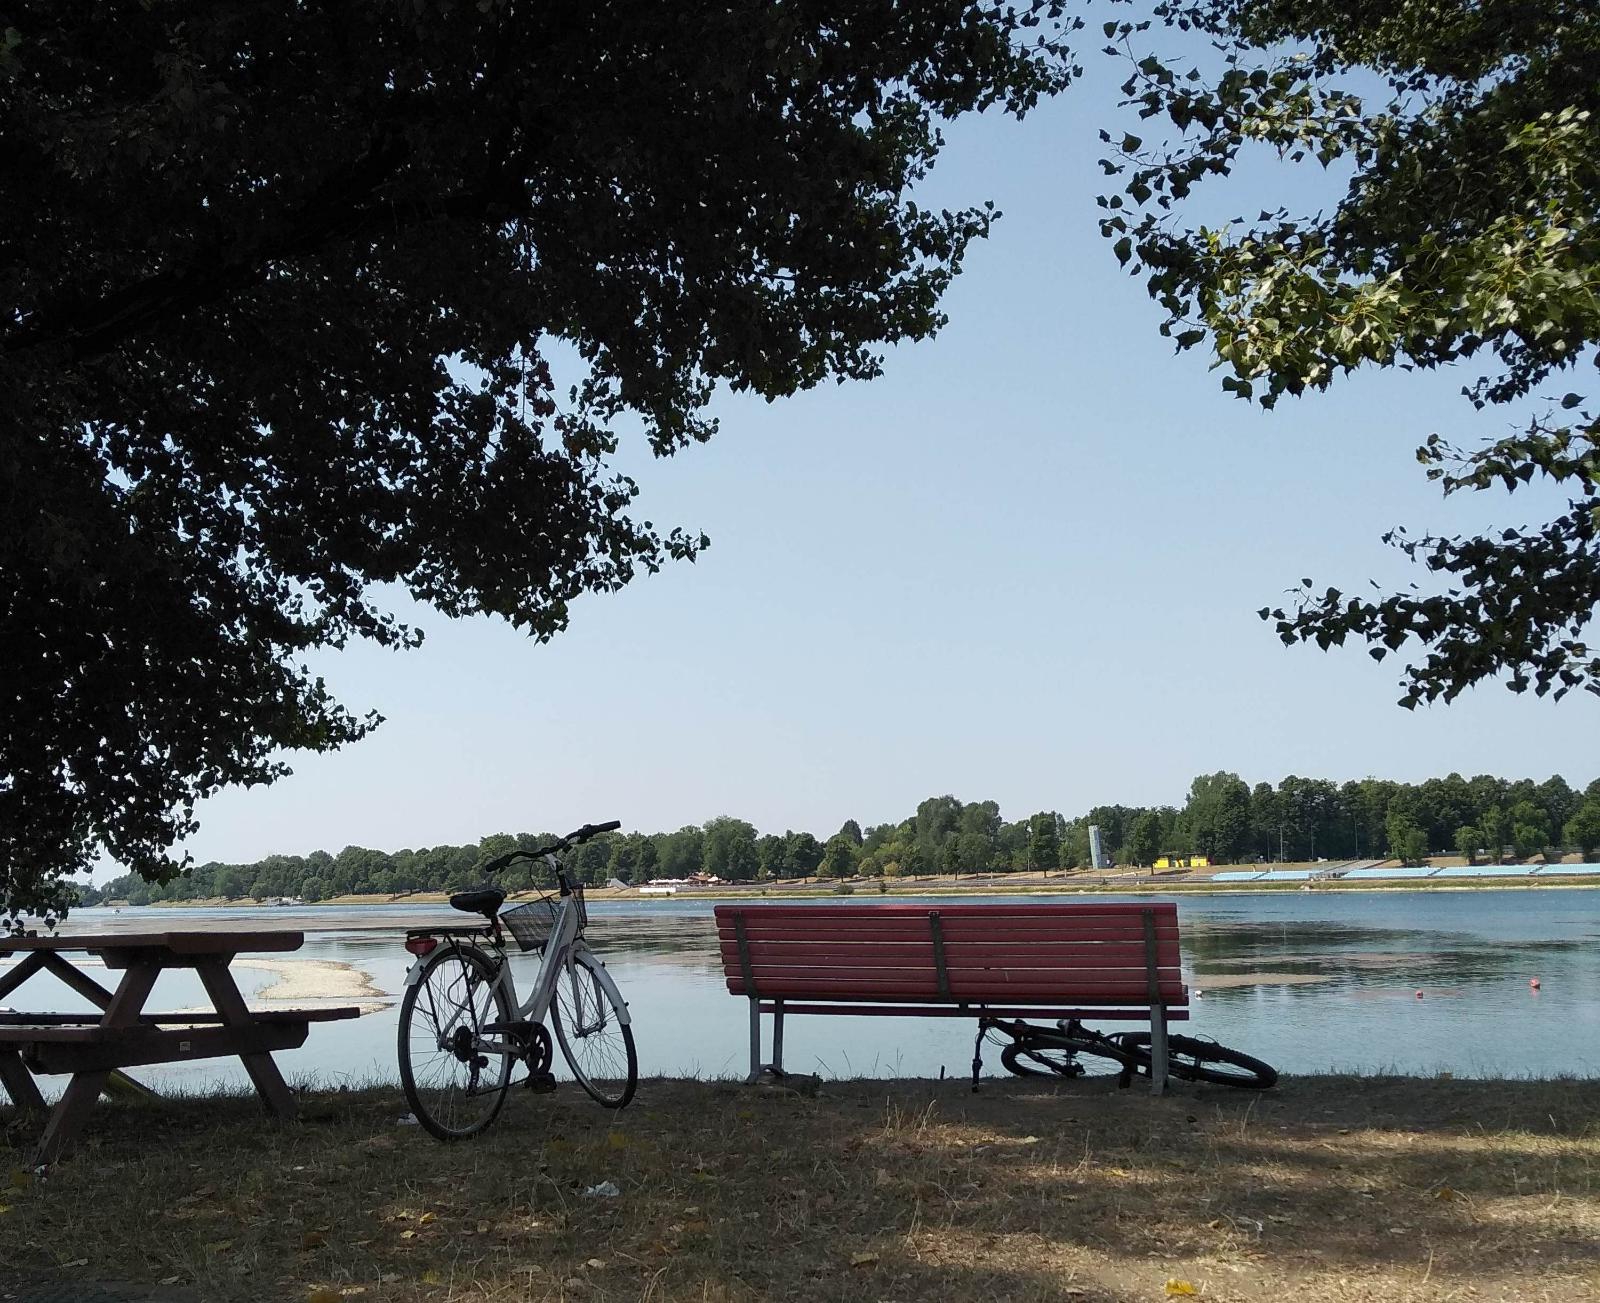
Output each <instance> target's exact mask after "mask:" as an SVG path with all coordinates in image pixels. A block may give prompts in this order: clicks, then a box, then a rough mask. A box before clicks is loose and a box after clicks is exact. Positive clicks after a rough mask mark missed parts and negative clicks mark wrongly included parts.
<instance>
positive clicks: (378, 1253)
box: [0, 1077, 1600, 1303]
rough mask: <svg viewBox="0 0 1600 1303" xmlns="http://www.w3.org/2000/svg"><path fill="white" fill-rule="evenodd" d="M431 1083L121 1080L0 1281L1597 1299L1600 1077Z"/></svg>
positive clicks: (42, 1186)
mask: <svg viewBox="0 0 1600 1303" xmlns="http://www.w3.org/2000/svg"><path fill="white" fill-rule="evenodd" d="M404 1111H405V1108H404V1105H403V1103H402V1102H401V1099H400V1097H399V1095H398V1093H389V1092H363V1093H359V1094H350V1095H316V1096H311V1097H308V1098H307V1100H306V1105H305V1110H304V1116H303V1118H302V1120H301V1121H300V1122H298V1123H296V1124H292V1125H288V1126H280V1125H274V1124H271V1123H268V1122H265V1121H263V1120H261V1119H259V1118H258V1117H257V1115H256V1113H255V1110H254V1107H253V1105H252V1104H251V1103H250V1102H248V1101H245V1100H239V1099H215V1100H200V1101H193V1100H191V1101H187V1102H184V1103H181V1104H175V1105H171V1106H167V1107H150V1106H136V1105H116V1106H109V1105H108V1106H103V1107H102V1109H101V1111H100V1113H99V1115H98V1116H97V1118H96V1120H95V1123H94V1126H93V1128H92V1130H91V1132H90V1135H89V1138H88V1139H87V1140H86V1141H85V1142H84V1143H82V1144H81V1145H80V1146H79V1147H78V1148H77V1150H75V1151H74V1152H73V1153H72V1154H71V1155H70V1156H69V1157H68V1159H67V1161H65V1162H64V1163H62V1164H60V1165H59V1166H58V1167H57V1169H56V1170H55V1171H54V1172H53V1173H52V1174H51V1175H50V1177H49V1178H48V1179H47V1180H45V1181H21V1182H15V1183H13V1187H12V1188H11V1189H9V1190H4V1189H0V1204H5V1205H8V1210H7V1211H4V1212H3V1213H0V1297H4V1296H5V1279H6V1274H7V1272H8V1271H10V1272H12V1273H14V1274H16V1273H20V1274H22V1275H28V1274H32V1275H33V1276H34V1277H35V1278H36V1279H61V1278H67V1279H119V1280H133V1281H140V1282H146V1283H150V1284H154V1283H156V1282H163V1281H165V1282H175V1283H177V1284H179V1285H182V1286H186V1287H187V1288H188V1290H189V1291H191V1294H190V1296H191V1297H193V1298H197V1299H203V1300H206V1301H207V1303H210V1301H211V1300H218V1301H219V1303H225V1301H227V1300H246V1299H249V1300H256V1299H291V1300H308V1299H314V1298H315V1299H323V1298H325V1299H335V1298H339V1297H354V1298H361V1299H364V1300H430V1301H440V1300H511V1299H546V1298H548V1299H574V1300H594V1301H597V1303H598V1301H601V1300H639V1301H640V1303H645V1301H649V1303H669V1301H672V1300H690V1299H693V1300H702V1301H703V1300H707V1299H719V1300H744V1299H757V1298H783V1299H798V1300H808V1299H861V1300H904V1301H905V1303H910V1301H911V1300H917V1299H937V1300H956V1301H961V1300H977V1299H996V1298H998V1299H1020V1300H1029V1299H1072V1300H1078V1301H1079V1303H1131V1301H1133V1300H1154V1299H1163V1298H1166V1297H1169V1295H1168V1293H1167V1282H1168V1281H1169V1280H1177V1281H1188V1282H1191V1283H1192V1285H1193V1287H1194V1289H1195V1290H1196V1291H1198V1293H1199V1296H1200V1297H1202V1298H1207V1299H1218V1300H1220V1299H1228V1300H1239V1301H1241V1303H1243V1301H1251V1303H1255V1301H1260V1303H1265V1301H1266V1300H1279V1299H1287V1298H1308V1299H1336V1300H1396V1301H1399V1300H1423V1299H1427V1300H1435V1299H1438V1300H1444V1299H1458V1298H1459V1299H1468V1298H1470V1299H1480V1300H1487V1299H1503V1300H1517V1301H1519V1303H1524V1301H1526V1303H1534V1301H1535V1300H1546V1299H1548V1300H1572V1299H1591V1298H1600V1123H1597V1121H1596V1119H1597V1118H1600V1083H1596V1082H1587V1081H1585V1082H1561V1081H1556V1082H1465V1081H1423V1080H1416V1079H1405V1080H1375V1079H1355V1078H1332V1077H1323V1078H1301V1079H1290V1080H1287V1081H1286V1082H1285V1084H1284V1085H1283V1086H1281V1087H1280V1088H1279V1089H1278V1090H1276V1091H1273V1092H1271V1093H1269V1094H1267V1095H1264V1096H1247V1095H1244V1094H1242V1093H1234V1092H1228V1091H1224V1090H1220V1089H1201V1090H1195V1089H1192V1088H1181V1087H1180V1088H1179V1089H1178V1091H1177V1092H1176V1093H1174V1094H1173V1095H1171V1096H1169V1097H1168V1098H1166V1099H1163V1100H1151V1099H1150V1098H1149V1097H1148V1096H1146V1095H1144V1094H1142V1093H1140V1092H1137V1091H1124V1092H1118V1091H1116V1090H1115V1089H1114V1088H1112V1087H1110V1086H1109V1085H1108V1084H1106V1083H1102V1082H1093V1083H1064V1084H1062V1085H1060V1086H1059V1087H1057V1086H1056V1085H1054V1084H1052V1083H1044V1084H1034V1083H1030V1082H1000V1083H995V1084H992V1085H990V1084H985V1086H984V1089H983V1091H982V1093H981V1094H978V1095H976V1096H974V1095H972V1094H970V1093H968V1091H967V1089H966V1088H965V1087H964V1086H963V1085H961V1084H960V1083H956V1082H945V1083H933V1082H914V1081H899V1082H850V1083H827V1084H825V1085H824V1086H823V1088H822V1091H821V1093H820V1094H819V1095H817V1096H816V1097H814V1098H802V1097H798V1096H795V1095H792V1094H788V1093H786V1092H781V1091H775V1090H768V1089H754V1090H752V1089H747V1088H745V1087H742V1086H734V1085H724V1084H708V1083H697V1082H678V1081H647V1082H645V1083H643V1084H642V1086H641V1088H640V1092H639V1099H638V1101H637V1103H636V1104H635V1105H634V1106H633V1107H632V1108H631V1109H629V1110H628V1111H627V1112H626V1113H624V1114H622V1115H620V1116H619V1115H613V1114H609V1113H606V1112H604V1111H602V1110H601V1109H599V1108H597V1107H595V1106H594V1105H592V1104H590V1103H588V1102H587V1101H586V1100H585V1098H584V1097H582V1096H581V1095H578V1094H577V1093H576V1092H575V1091H573V1090H572V1088H570V1087H564V1088H563V1089H562V1091H561V1092H560V1093H558V1094H557V1095H555V1096H528V1095H526V1094H522V1093H519V1094H518V1095H517V1096H515V1097H514V1098H513V1099H512V1101H511V1102H510V1104H509V1105H508V1107H507V1109H506V1112H505V1113H504V1114H503V1115H502V1119H501V1122H500V1124H499V1125H498V1127H497V1128H496V1129H495V1130H494V1131H493V1132H491V1133H490V1134H489V1135H488V1136H487V1137H485V1138H483V1139H481V1140H479V1141H477V1142H474V1143H470V1144H466V1145H457V1146H449V1147H447V1146H443V1145H439V1144H437V1143H435V1142H434V1141H432V1140H430V1139H429V1138H428V1137H427V1136H426V1135H424V1134H422V1133H420V1132H419V1130H418V1129H417V1128H415V1127H403V1126H399V1125H397V1123H396V1120H397V1118H398V1117H399V1116H400V1114H402V1113H403V1112H404ZM32 1134H33V1132H32V1128H31V1127H30V1128H26V1129H24V1128H21V1127H19V1126H13V1127H12V1128H11V1131H10V1137H11V1143H12V1145H13V1146H14V1147H13V1149H12V1150H11V1151H10V1163H9V1165H10V1166H15V1164H16V1162H17V1161H18V1160H19V1159H20V1156H21V1154H22V1153H23V1152H24V1151H23V1149H22V1146H23V1144H24V1143H25V1141H26V1140H27V1139H29V1138H31V1136H32ZM3 1157H4V1155H3V1154H0V1158H3ZM605 1180H610V1181H614V1182H615V1183H616V1184H617V1185H618V1186H619V1187H620V1189H621V1192H622V1193H621V1196H620V1197H619V1198H615V1199H609V1198H590V1197H585V1195H584V1194H583V1191H584V1189H585V1188H586V1187H588V1186H591V1185H594V1184H597V1183H599V1182H601V1181H605ZM77 1262H81V1265H77V1266H66V1265H63V1264H67V1263H77ZM319 1291H320V1292H319Z"/></svg>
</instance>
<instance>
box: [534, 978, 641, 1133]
mask: <svg viewBox="0 0 1600 1303" xmlns="http://www.w3.org/2000/svg"><path fill="white" fill-rule="evenodd" d="M601 968H602V965H601V963H600V961H599V960H598V959H596V958H595V957H594V955H592V954H590V953H588V952H587V951H579V952H578V953H576V954H574V955H572V956H570V957H569V958H568V960H567V964H566V967H565V968H564V969H563V970H562V971H561V974H560V975H559V976H558V977H557V978H556V987H555V994H554V996H553V997H552V998H551V1001H550V1025H551V1027H552V1028H554V1030H555V1034H556V1040H557V1041H558V1042H559V1043H560V1045H561V1053H562V1055H563V1057H565V1059H566V1061H567V1066H568V1067H570V1068H571V1069H572V1075H573V1076H574V1077H576V1078H577V1079H578V1084H579V1085H580V1086H582V1087H583V1088H584V1089H585V1090H586V1091H588V1092H589V1094H590V1095H592V1096H593V1097H594V1099H595V1100H596V1101H597V1102H598V1103H601V1104H604V1105H605V1106H606V1107H607V1108H622V1107H623V1106H625V1105H626V1104H627V1102H628V1101H629V1100H630V1099H632V1098H633V1092H634V1090H635V1088H636V1087H637V1086H638V1084H639V1056H638V1054H637V1053H636V1052H635V1050H634V1048H633V1028H632V1027H630V1026H629V1025H628V1023H627V1021H626V1016H627V1005H626V1004H624V1003H623V1002H622V999H621V997H620V996H617V997H614V996H613V991H614V989H615V988H613V987H612V985H611V983H610V982H609V981H605V982H602V981H601V980H600V972H601Z"/></svg>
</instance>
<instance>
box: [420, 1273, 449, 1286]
mask: <svg viewBox="0 0 1600 1303" xmlns="http://www.w3.org/2000/svg"><path fill="white" fill-rule="evenodd" d="M422 1283H423V1284H424V1285H443V1284H444V1277H443V1276H441V1275H440V1274H439V1273H438V1272H436V1271H425V1272H423V1273H422Z"/></svg>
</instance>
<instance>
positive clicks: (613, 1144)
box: [606, 1131, 628, 1149]
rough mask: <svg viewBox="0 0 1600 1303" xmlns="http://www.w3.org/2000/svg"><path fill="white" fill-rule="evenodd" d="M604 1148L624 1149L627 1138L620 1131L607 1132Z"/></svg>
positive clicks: (626, 1144) (626, 1145)
mask: <svg viewBox="0 0 1600 1303" xmlns="http://www.w3.org/2000/svg"><path fill="white" fill-rule="evenodd" d="M606 1147H607V1148H608V1149H626V1148H627V1147H628V1137H627V1136H625V1135H623V1134H622V1132H620V1131H608V1132H607V1133H606Z"/></svg>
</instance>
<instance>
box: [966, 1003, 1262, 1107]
mask: <svg viewBox="0 0 1600 1303" xmlns="http://www.w3.org/2000/svg"><path fill="white" fill-rule="evenodd" d="M986 1040H987V1041H989V1042H990V1043H991V1044H997V1045H1000V1046H1001V1047H1002V1048H1001V1050H1000V1063H1001V1065H1002V1066H1003V1067H1004V1068H1005V1070H1006V1071H1007V1072H1010V1073H1013V1074H1015V1075H1016V1076H1018V1077H1083V1076H1087V1075H1089V1074H1090V1072H1091V1068H1098V1069H1099V1070H1101V1071H1104V1072H1115V1073H1116V1074H1117V1077H1118V1085H1121V1086H1127V1085H1130V1084H1131V1083H1132V1081H1133V1079H1134V1078H1135V1077H1149V1076H1150V1064H1151V1052H1150V1033H1149V1032H1147V1031H1146V1032H1113V1033H1111V1034H1110V1035H1107V1034H1106V1033H1104V1032H1097V1031H1095V1030H1094V1029H1092V1028H1089V1027H1085V1026H1084V1025H1083V1024H1082V1023H1080V1022H1079V1021H1078V1020H1077V1019H1076V1018H1073V1019H1070V1020H1068V1021H1064V1022H1058V1023H1056V1025H1055V1026H1054V1027H1041V1026H1039V1025H1038V1024H1037V1023H1029V1022H1023V1021H1021V1020H1020V1019H1012V1018H981V1019H979V1020H978V1040H977V1044H976V1045H974V1046H973V1050H972V1088H973V1089H974V1090H976V1089H977V1088H978V1072H979V1070H980V1068H981V1067H982V1063H983V1043H984V1041H986ZM1085 1058H1088V1059H1090V1060H1091V1061H1094V1062H1092V1063H1091V1064H1086V1063H1084V1062H1083V1059H1085ZM1167 1075H1168V1076H1169V1077H1176V1078H1178V1079H1179V1080H1181V1081H1207V1082H1211V1083H1213V1084H1215V1085H1218V1086H1238V1087H1240V1088H1242V1089H1245V1090H1266V1089H1267V1088H1268V1087H1269V1086H1272V1085H1275V1084H1276V1083H1277V1080H1278V1073H1277V1070H1276V1069H1275V1068H1273V1067H1271V1066H1270V1065H1268V1064H1265V1063H1263V1062H1262V1061H1261V1060H1260V1059H1253V1058H1251V1057H1250V1056H1249V1055H1248V1054H1241V1053H1240V1052H1239V1051H1238V1050H1230V1049H1229V1048H1228V1047H1227V1046H1226V1045H1218V1044H1217V1043H1216V1042H1215V1041H1208V1040H1203V1039H1201V1038H1200V1037H1197V1036H1172V1035H1169V1036H1168V1037H1167Z"/></svg>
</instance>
